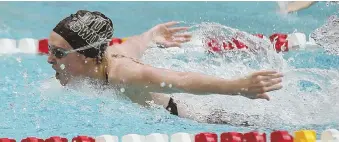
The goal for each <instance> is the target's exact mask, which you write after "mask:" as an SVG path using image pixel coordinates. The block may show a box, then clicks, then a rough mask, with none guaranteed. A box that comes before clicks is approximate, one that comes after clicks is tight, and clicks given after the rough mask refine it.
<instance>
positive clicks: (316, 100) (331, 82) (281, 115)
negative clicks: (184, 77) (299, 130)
mask: <svg viewBox="0 0 339 142" xmlns="http://www.w3.org/2000/svg"><path fill="white" fill-rule="evenodd" d="M192 33H193V35H194V37H193V40H192V42H191V43H188V44H186V45H185V46H184V47H182V48H181V49H179V48H175V49H170V50H161V49H156V48H153V49H151V50H149V51H147V54H146V55H145V57H144V58H143V59H144V61H145V62H146V63H149V64H152V65H154V66H157V67H162V68H171V69H175V70H178V71H193V72H200V73H205V74H209V75H213V76H218V77H223V78H234V77H240V76H244V75H246V74H248V73H250V72H253V71H256V70H259V69H273V70H278V71H280V72H283V73H284V74H285V77H284V80H283V85H284V88H283V89H281V90H279V91H275V92H270V93H268V94H269V95H270V96H271V97H272V100H271V101H269V102H267V101H263V100H249V99H246V98H243V97H231V96H221V95H210V96H194V95H193V96H192V95H188V94H179V95H174V96H175V98H176V100H180V103H183V104H184V105H186V106H188V107H187V109H188V111H187V112H189V113H191V114H190V116H189V117H190V118H192V119H194V120H197V121H199V122H208V123H230V124H234V125H240V124H242V123H244V122H246V123H247V125H253V126H258V127H259V126H261V127H266V128H267V127H275V126H276V127H278V126H282V125H286V124H288V125H298V126H300V125H311V124H327V123H331V122H333V121H338V120H339V118H338V117H337V116H335V114H337V113H339V107H337V103H336V102H337V101H339V97H338V93H336V92H338V91H339V89H338V87H337V86H338V83H336V81H335V80H338V79H339V72H338V70H337V69H336V68H335V67H334V68H330V69H319V68H316V67H313V66H312V64H315V63H317V62H320V61H319V60H317V59H316V58H315V57H314V58H312V57H311V59H309V60H307V62H305V61H303V59H301V57H296V56H294V57H290V58H288V59H285V58H284V54H281V53H280V54H277V53H276V52H275V51H274V50H273V47H272V45H271V44H270V43H269V41H267V40H262V39H259V38H257V37H254V36H252V35H251V34H248V33H246V32H242V31H239V30H237V29H233V28H230V27H227V26H223V25H220V24H217V23H203V24H200V25H196V29H194V30H193V31H192ZM207 37H213V38H218V39H219V40H220V41H231V39H232V38H233V37H237V39H238V40H239V41H241V42H243V43H245V44H246V45H248V46H249V48H250V50H247V51H246V50H235V51H229V52H226V53H224V54H223V55H220V56H219V55H210V54H207V52H206V48H207V47H206V46H204V43H203V41H204V40H205V38H207ZM292 52H293V51H292ZM295 52H296V51H295ZM285 54H288V53H285ZM300 54H305V56H308V57H309V55H307V54H309V53H307V52H300ZM159 55H161V56H159ZM324 56H326V54H324ZM292 62H294V63H295V62H303V63H302V64H309V65H310V66H311V67H310V68H300V67H296V66H292V65H290V64H291V63H292ZM324 64H326V63H324Z"/></svg>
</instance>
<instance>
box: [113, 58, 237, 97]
mask: <svg viewBox="0 0 339 142" xmlns="http://www.w3.org/2000/svg"><path fill="white" fill-rule="evenodd" d="M117 60H120V61H119V64H120V65H117V66H116V67H109V68H110V72H109V81H110V82H112V83H113V82H119V83H124V84H128V85H132V86H138V87H143V88H144V90H146V89H149V90H148V91H149V92H162V93H192V94H197V95H208V94H229V95H233V94H237V92H238V91H241V88H242V85H241V83H240V81H237V80H226V79H222V78H218V77H213V76H208V75H204V74H200V73H193V72H177V71H172V70H167V69H161V68H155V67H151V66H147V65H142V64H138V63H134V62H133V61H130V60H127V59H117ZM122 60H124V61H122Z"/></svg>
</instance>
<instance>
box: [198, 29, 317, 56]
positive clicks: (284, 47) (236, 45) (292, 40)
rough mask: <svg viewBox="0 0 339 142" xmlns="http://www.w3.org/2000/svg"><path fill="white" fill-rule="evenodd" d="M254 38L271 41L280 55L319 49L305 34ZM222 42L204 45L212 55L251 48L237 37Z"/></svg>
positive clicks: (212, 40)
mask: <svg viewBox="0 0 339 142" xmlns="http://www.w3.org/2000/svg"><path fill="white" fill-rule="evenodd" d="M253 36H255V37H258V38H260V39H263V40H268V41H270V42H271V44H272V47H273V48H274V50H275V51H276V52H278V53H279V52H288V51H291V50H298V49H305V48H318V46H317V44H316V43H315V41H314V40H313V39H312V38H310V37H309V41H307V39H306V35H305V34H304V33H291V34H284V33H274V34H272V35H270V36H269V37H268V38H267V37H266V36H265V35H263V34H253ZM222 40H223V39H216V38H207V39H206V40H205V41H204V44H205V46H207V48H208V51H210V52H212V53H222V52H227V51H228V50H234V49H248V48H249V47H248V46H247V45H246V44H244V43H243V42H241V41H240V40H239V39H237V38H236V37H234V38H232V39H231V41H228V42H226V41H222Z"/></svg>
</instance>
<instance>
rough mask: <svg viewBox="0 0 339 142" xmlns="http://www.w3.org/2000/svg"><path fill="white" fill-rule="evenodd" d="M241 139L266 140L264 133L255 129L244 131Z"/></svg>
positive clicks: (250, 141)
mask: <svg viewBox="0 0 339 142" xmlns="http://www.w3.org/2000/svg"><path fill="white" fill-rule="evenodd" d="M243 141H246V142H266V134H265V133H262V134H260V133H259V132H257V131H254V132H249V133H245V134H244V136H243Z"/></svg>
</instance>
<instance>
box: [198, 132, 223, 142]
mask: <svg viewBox="0 0 339 142" xmlns="http://www.w3.org/2000/svg"><path fill="white" fill-rule="evenodd" d="M195 142H218V135H217V134H216V133H208V132H206V133H199V134H197V135H195Z"/></svg>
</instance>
